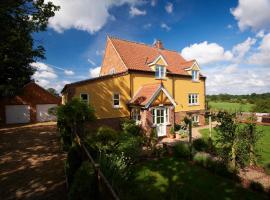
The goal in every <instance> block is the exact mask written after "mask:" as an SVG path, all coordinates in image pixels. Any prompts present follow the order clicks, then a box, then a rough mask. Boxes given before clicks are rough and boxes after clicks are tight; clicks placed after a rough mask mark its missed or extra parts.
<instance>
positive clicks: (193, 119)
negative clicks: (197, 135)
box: [192, 115, 199, 123]
mask: <svg viewBox="0 0 270 200" xmlns="http://www.w3.org/2000/svg"><path fill="white" fill-rule="evenodd" d="M192 121H193V122H196V123H199V116H198V115H193V116H192Z"/></svg>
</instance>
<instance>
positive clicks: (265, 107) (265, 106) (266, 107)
mask: <svg viewBox="0 0 270 200" xmlns="http://www.w3.org/2000/svg"><path fill="white" fill-rule="evenodd" d="M253 111H254V112H261V113H270V104H269V99H265V100H257V101H255V106H254V107H253Z"/></svg>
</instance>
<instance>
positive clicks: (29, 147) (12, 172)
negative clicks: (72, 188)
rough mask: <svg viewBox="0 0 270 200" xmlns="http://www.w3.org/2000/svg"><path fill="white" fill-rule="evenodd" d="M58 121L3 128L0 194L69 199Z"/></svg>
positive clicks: (0, 153)
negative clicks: (57, 129)
mask: <svg viewBox="0 0 270 200" xmlns="http://www.w3.org/2000/svg"><path fill="white" fill-rule="evenodd" d="M64 160H65V154H64V153H63V152H62V151H61V150H60V146H59V136H58V134H57V131H56V125H55V123H52V122H50V123H40V124H34V125H26V126H12V127H8V128H0V198H1V199H59V200H61V199H66V189H65V176H64Z"/></svg>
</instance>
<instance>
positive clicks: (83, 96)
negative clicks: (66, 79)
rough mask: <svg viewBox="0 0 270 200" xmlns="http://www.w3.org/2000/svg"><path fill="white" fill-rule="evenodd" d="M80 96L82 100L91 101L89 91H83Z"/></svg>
mask: <svg viewBox="0 0 270 200" xmlns="http://www.w3.org/2000/svg"><path fill="white" fill-rule="evenodd" d="M80 98H81V101H83V102H85V103H88V102H89V95H88V94H87V93H81V95H80Z"/></svg>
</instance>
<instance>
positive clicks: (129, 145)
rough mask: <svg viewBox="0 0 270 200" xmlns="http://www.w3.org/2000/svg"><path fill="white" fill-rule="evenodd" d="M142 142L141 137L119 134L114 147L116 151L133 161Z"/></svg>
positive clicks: (139, 150)
mask: <svg viewBox="0 0 270 200" xmlns="http://www.w3.org/2000/svg"><path fill="white" fill-rule="evenodd" d="M142 142H143V141H142V138H141V137H135V136H133V135H130V134H121V136H120V139H119V143H118V145H117V147H116V153H118V154H121V153H124V155H125V156H127V157H130V158H131V159H132V160H133V161H134V162H135V161H136V160H137V159H138V157H139V155H140V153H141V148H142Z"/></svg>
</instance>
